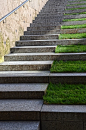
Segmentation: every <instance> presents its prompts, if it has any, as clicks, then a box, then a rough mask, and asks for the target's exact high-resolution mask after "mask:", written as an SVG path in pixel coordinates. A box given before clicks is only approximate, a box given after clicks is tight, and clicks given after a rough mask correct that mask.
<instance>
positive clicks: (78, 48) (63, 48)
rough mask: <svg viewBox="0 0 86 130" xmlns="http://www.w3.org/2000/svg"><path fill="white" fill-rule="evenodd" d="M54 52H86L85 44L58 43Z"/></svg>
mask: <svg viewBox="0 0 86 130" xmlns="http://www.w3.org/2000/svg"><path fill="white" fill-rule="evenodd" d="M55 52H56V53H72V52H77V53H78V52H86V45H58V46H57V47H56V49H55Z"/></svg>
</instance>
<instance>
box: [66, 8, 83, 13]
mask: <svg viewBox="0 0 86 130" xmlns="http://www.w3.org/2000/svg"><path fill="white" fill-rule="evenodd" d="M82 12H86V9H76V10H65V14H70V13H82Z"/></svg>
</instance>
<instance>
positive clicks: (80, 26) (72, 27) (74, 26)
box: [61, 24, 86, 29]
mask: <svg viewBox="0 0 86 130" xmlns="http://www.w3.org/2000/svg"><path fill="white" fill-rule="evenodd" d="M76 28H86V24H81V25H68V26H67V25H63V26H61V29H76Z"/></svg>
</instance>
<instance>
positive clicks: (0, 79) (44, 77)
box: [0, 56, 86, 120]
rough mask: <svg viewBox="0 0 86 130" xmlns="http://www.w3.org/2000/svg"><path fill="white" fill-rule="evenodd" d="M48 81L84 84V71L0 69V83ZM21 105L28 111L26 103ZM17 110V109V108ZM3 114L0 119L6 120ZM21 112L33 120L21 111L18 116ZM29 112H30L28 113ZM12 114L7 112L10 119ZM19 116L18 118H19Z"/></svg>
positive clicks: (85, 80) (85, 79) (12, 116)
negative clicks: (55, 71) (57, 71)
mask: <svg viewBox="0 0 86 130" xmlns="http://www.w3.org/2000/svg"><path fill="white" fill-rule="evenodd" d="M85 57H86V56H85ZM50 82H52V83H70V84H84V83H85V84H86V73H50V72H48V71H43V72H42V71H39V72H38V71H32V72H31V71H19V72H18V71H17V72H15V71H10V72H9V71H8V72H7V71H5V72H3V71H0V83H1V84H5V83H50ZM11 101H12V100H11ZM27 101H28V105H29V100H27ZM24 103H25V101H24ZM35 103H36V102H35ZM0 104H1V102H0ZM13 104H14V103H13ZM20 104H21V103H20ZM20 104H19V106H20ZM21 105H22V104H21ZM36 105H37V103H36ZM2 106H3V107H4V108H5V109H4V111H5V110H6V108H7V109H9V108H8V105H7V106H6V107H5V106H4V105H3V104H1V107H0V108H2ZM9 106H10V104H9ZM17 106H18V105H17ZM22 106H25V108H26V109H27V110H28V111H29V109H28V107H27V105H25V104H24V105H22ZM10 107H12V106H10ZM30 108H31V109H33V108H32V105H31V104H30ZM35 108H36V106H35ZM35 108H34V110H35V111H36V109H37V108H36V109H35ZM12 109H15V105H14V108H12ZM2 110H3V108H2ZM16 110H17V109H16ZM18 111H19V109H18ZM23 111H24V110H23ZM1 114H2V115H1ZM3 114H4V113H1V112H0V120H4V119H5V120H7V119H6V118H5V116H3ZM6 114H7V113H6ZM13 114H14V115H15V114H16V113H13ZM17 114H18V113H17ZM22 114H24V115H25V116H24V117H25V119H26V120H27V118H29V119H30V120H33V119H31V118H30V116H28V115H27V114H28V113H27V114H26V113H22V111H21V113H20V115H21V116H20V118H22ZM29 114H31V113H29ZM34 114H35V113H34ZM14 115H10V114H8V116H11V118H12V120H14ZM31 115H32V114H31ZM6 117H7V116H6ZM17 117H18V116H17ZM17 117H16V118H17ZM32 117H33V115H32ZM3 118H4V119H3ZM20 118H19V119H18V120H20ZM33 118H34V117H33ZM29 119H28V120H29ZM22 120H24V119H23V118H22ZM34 120H37V116H36V119H34ZM38 120H39V118H38Z"/></svg>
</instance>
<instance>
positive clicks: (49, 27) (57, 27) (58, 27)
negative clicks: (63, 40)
mask: <svg viewBox="0 0 86 130" xmlns="http://www.w3.org/2000/svg"><path fill="white" fill-rule="evenodd" d="M53 29H61V26H38V27H37V26H36V27H30V28H29V27H28V28H27V31H31V30H33V31H35V30H40V31H47V30H53Z"/></svg>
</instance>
